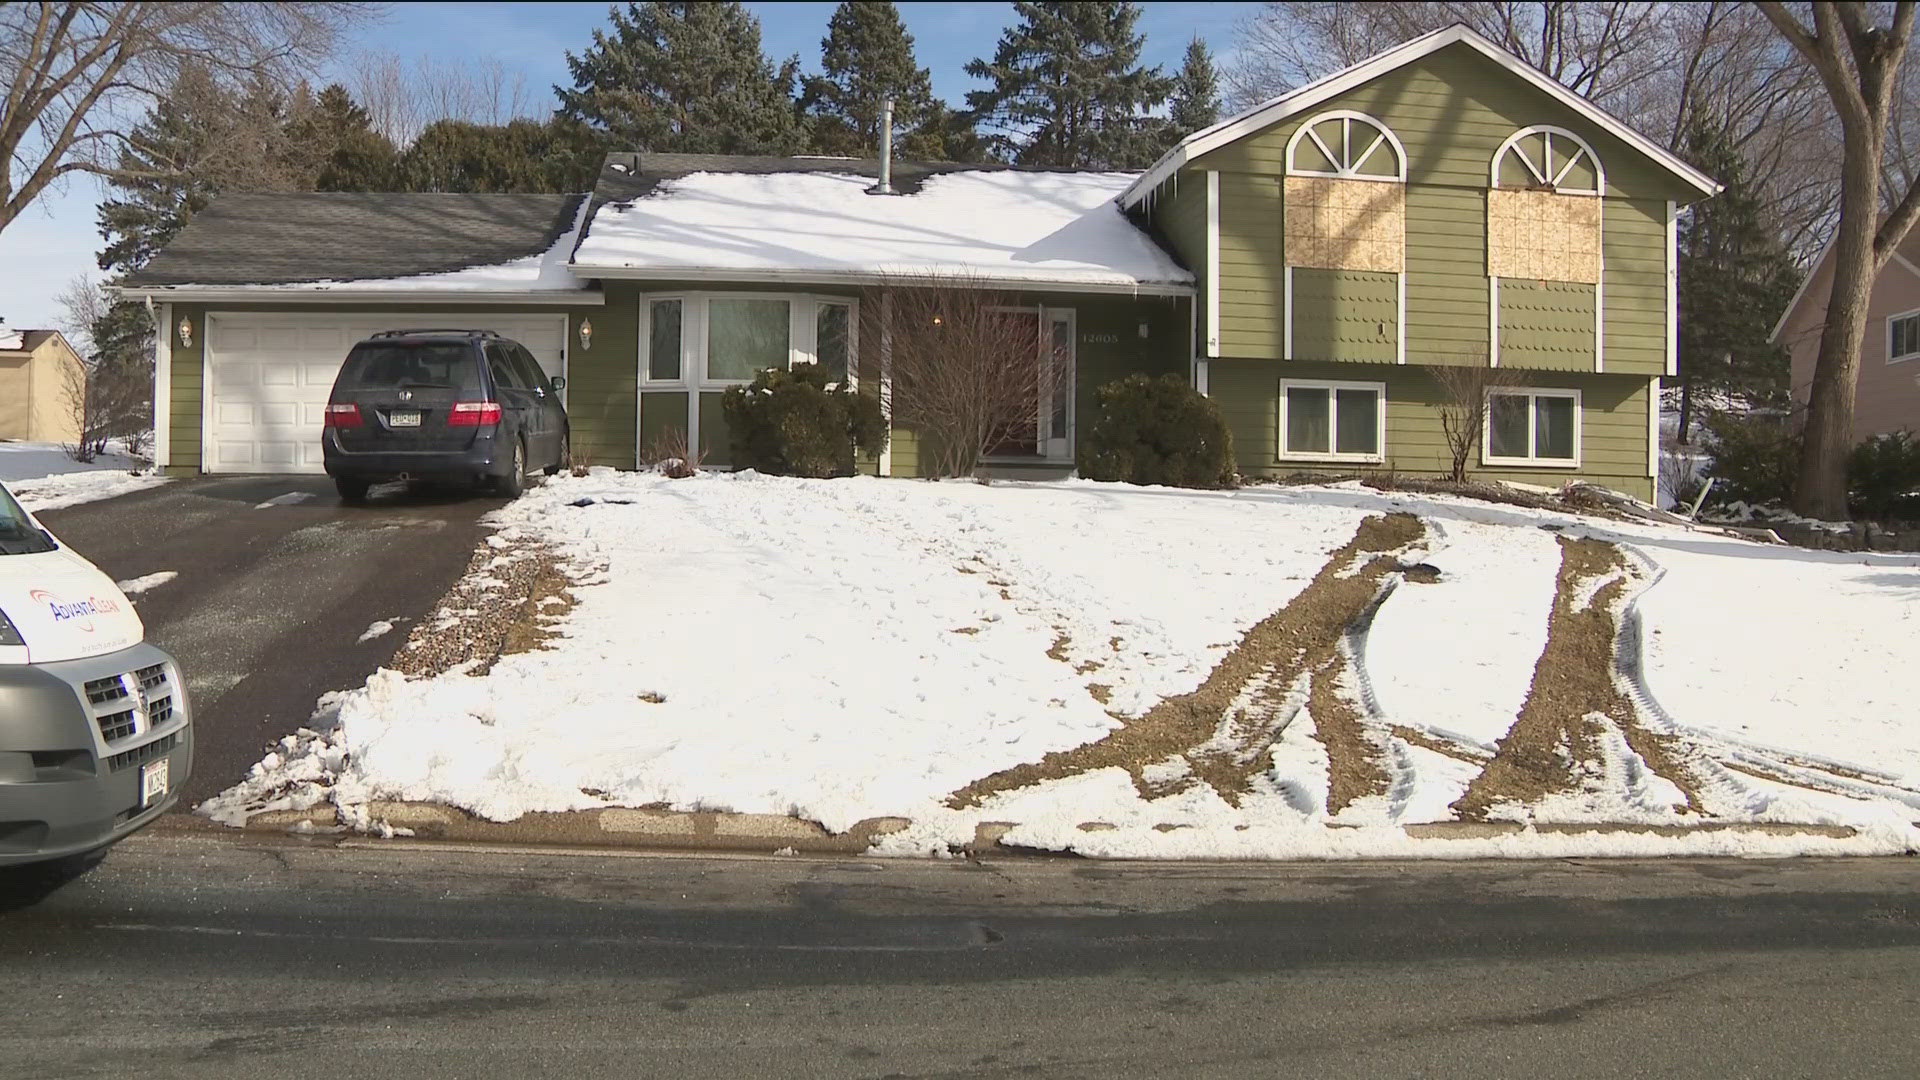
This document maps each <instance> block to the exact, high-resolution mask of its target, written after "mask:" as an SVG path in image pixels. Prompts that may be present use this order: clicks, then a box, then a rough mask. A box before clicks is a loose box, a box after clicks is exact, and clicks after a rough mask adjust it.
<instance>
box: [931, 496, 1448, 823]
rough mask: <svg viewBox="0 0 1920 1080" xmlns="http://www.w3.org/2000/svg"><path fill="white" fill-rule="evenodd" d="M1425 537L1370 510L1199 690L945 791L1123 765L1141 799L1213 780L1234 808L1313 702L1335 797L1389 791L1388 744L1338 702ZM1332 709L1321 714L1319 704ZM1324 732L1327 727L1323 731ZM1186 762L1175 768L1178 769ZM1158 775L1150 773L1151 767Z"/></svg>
mask: <svg viewBox="0 0 1920 1080" xmlns="http://www.w3.org/2000/svg"><path fill="white" fill-rule="evenodd" d="M1425 534H1426V530H1425V528H1424V526H1422V525H1421V524H1420V520H1419V519H1418V518H1416V517H1414V516H1413V515H1411V514H1388V515H1384V516H1376V517H1369V518H1367V519H1365V520H1364V521H1362V522H1361V523H1360V526H1359V528H1358V529H1357V530H1356V531H1355V533H1354V537H1353V539H1352V540H1350V541H1348V542H1347V544H1346V545H1345V546H1343V547H1341V548H1340V549H1339V550H1337V551H1335V552H1334V553H1333V554H1332V555H1331V556H1330V557H1329V558H1328V560H1327V562H1326V564H1325V565H1324V566H1322V567H1321V569H1320V571H1319V573H1318V574H1316V575H1315V576H1314V579H1313V581H1312V582H1310V583H1309V584H1308V585H1307V587H1306V588H1305V589H1303V590H1302V591H1301V592H1300V594H1299V595H1298V596H1296V597H1294V598H1293V600H1292V601H1290V602H1289V603H1288V604H1287V605H1286V606H1285V607H1283V608H1281V609H1280V610H1279V611H1277V612H1275V613H1273V614H1272V615H1269V616H1267V617H1266V618H1265V619H1262V620H1261V621H1260V622H1258V623H1256V624H1254V626H1253V627H1252V628H1251V629H1249V630H1248V631H1247V632H1246V634H1244V635H1243V636H1242V637H1241V639H1240V641H1239V642H1238V643H1237V644H1236V645H1234V647H1233V648H1232V649H1231V650H1229V651H1228V653H1227V655H1226V656H1224V657H1222V658H1221V660H1220V662H1219V663H1218V664H1217V665H1215V666H1214V669H1213V671H1212V672H1211V673H1210V674H1208V676H1207V678H1206V680H1205V681H1204V682H1202V683H1201V684H1200V686H1199V688H1198V689H1195V690H1193V691H1192V692H1190V693H1186V694H1180V695H1177V696H1174V697H1170V698H1167V699H1165V700H1163V701H1161V702H1160V703H1159V704H1157V705H1155V706H1154V707H1153V708H1152V709H1150V710H1148V711H1147V713H1146V714H1145V715H1144V716H1140V717H1137V718H1133V719H1128V720H1126V721H1125V723H1126V726H1125V727H1123V728H1121V729H1119V730H1118V731H1115V732H1113V733H1112V734H1110V735H1108V736H1107V737H1106V738H1104V739H1101V740H1100V741H1099V742H1095V743H1089V744H1087V745H1085V746H1080V747H1075V748H1074V749H1072V750H1064V751H1058V752H1055V753H1051V754H1048V755H1047V756H1046V757H1044V758H1042V759H1041V760H1039V761H1038V762H1033V763H1030V764H1025V765H1018V766H1015V767H1014V768H1011V769H1007V770H1004V771H1002V772H998V773H995V774H993V775H992V776H988V777H985V778H983V779H981V780H977V781H975V782H974V783H972V784H970V785H968V786H967V787H965V788H962V789H960V790H959V791H956V792H954V793H953V794H952V795H951V796H949V797H948V800H947V802H948V805H950V806H953V807H955V808H963V807H969V806H977V805H979V803H980V801H981V800H983V799H985V798H986V797H987V796H989V795H993V794H996V793H999V792H1003V791H1013V790H1017V789H1019V788H1024V787H1030V786H1032V785H1034V784H1038V783H1042V782H1044V781H1048V780H1058V779H1062V778H1064V777H1069V776H1077V775H1079V774H1081V773H1086V772H1091V771H1093V770H1095V769H1104V768H1114V767H1118V768H1121V769H1125V770H1126V772H1127V774H1128V775H1129V776H1130V777H1132V779H1133V784H1134V788H1135V789H1136V790H1137V791H1139V792H1140V794H1141V796H1142V797H1143V798H1149V799H1152V798H1160V797H1164V796H1166V795H1170V794H1173V793H1175V792H1178V791H1181V790H1184V789H1185V788H1186V787H1187V786H1189V785H1191V784H1194V783H1204V784H1207V785H1208V786H1209V787H1212V788H1213V789H1214V790H1215V791H1217V792H1218V793H1219V794H1220V796H1221V797H1222V798H1224V799H1226V800H1227V801H1228V802H1229V803H1231V804H1233V805H1236V806H1237V805H1239V802H1240V799H1241V798H1242V797H1243V796H1244V795H1246V794H1247V793H1248V792H1249V791H1250V790H1251V789H1252V786H1253V780H1254V777H1255V776H1257V775H1258V774H1259V773H1261V772H1262V771H1263V770H1264V769H1265V768H1266V759H1267V752H1268V750H1270V749H1271V748H1272V746H1273V744H1274V742H1275V740H1277V739H1278V738H1279V737H1280V733H1281V731H1282V730H1283V729H1284V728H1285V726H1286V724H1287V722H1288V721H1289V720H1290V719H1292V717H1293V715H1294V713H1295V712H1297V711H1298V709H1299V707H1300V705H1301V704H1302V703H1303V701H1304V702H1307V703H1308V707H1309V708H1311V709H1312V710H1313V713H1314V717H1315V719H1316V721H1318V722H1317V723H1316V725H1315V726H1316V735H1317V736H1318V737H1320V738H1321V739H1322V742H1323V743H1325V744H1326V745H1327V749H1328V754H1329V757H1330V759H1331V760H1332V765H1331V769H1330V772H1331V773H1332V775H1333V777H1335V778H1336V779H1335V784H1336V787H1337V794H1336V795H1335V796H1333V798H1331V799H1330V800H1329V801H1330V802H1332V801H1335V800H1345V801H1341V803H1340V805H1342V806H1344V805H1345V802H1346V801H1351V799H1353V798H1358V797H1360V796H1361V795H1364V794H1372V793H1376V792H1379V791H1384V790H1386V787H1387V782H1388V779H1387V773H1386V771H1385V769H1384V767H1382V766H1381V764H1380V762H1379V760H1378V759H1379V755H1380V752H1381V751H1380V748H1379V747H1378V746H1377V745H1376V744H1375V743H1374V742H1373V741H1372V740H1369V739H1367V738H1366V737H1365V735H1364V733H1361V732H1358V731H1357V730H1355V729H1356V728H1357V727H1358V720H1359V717H1358V712H1357V710H1353V709H1352V707H1351V706H1350V705H1345V704H1344V703H1343V704H1342V707H1343V708H1346V709H1348V710H1350V711H1351V712H1352V715H1351V717H1349V716H1347V715H1345V714H1343V713H1342V712H1341V711H1340V708H1336V705H1335V701H1336V699H1339V698H1341V697H1342V696H1343V695H1342V693H1341V691H1340V690H1339V688H1338V686H1337V679H1338V673H1339V672H1340V671H1341V670H1344V667H1345V664H1346V661H1345V657H1344V655H1343V654H1342V653H1341V652H1340V641H1341V639H1342V637H1343V636H1344V634H1345V633H1346V630H1347V627H1348V626H1350V625H1351V624H1352V623H1353V622H1354V620H1355V619H1357V618H1359V616H1360V615H1361V613H1362V612H1364V611H1365V610H1366V609H1367V607H1368V605H1369V604H1371V603H1372V602H1373V600H1374V598H1375V597H1376V596H1377V595H1378V594H1379V591H1380V589H1381V587H1382V582H1383V580H1384V579H1385V578H1386V577H1387V575H1389V574H1392V573H1396V572H1397V571H1398V570H1399V569H1400V568H1401V566H1402V561H1403V560H1402V556H1403V555H1404V554H1405V553H1406V552H1407V550H1408V549H1410V548H1411V547H1413V546H1414V545H1415V544H1416V543H1418V542H1419V541H1420V540H1421V539H1422V538H1423V537H1424V536H1425ZM1323 708H1324V709H1325V710H1326V713H1327V715H1326V718H1325V719H1322V716H1321V710H1322V709H1323ZM1321 728H1326V729H1327V730H1326V732H1325V733H1324V734H1323V733H1321V732H1320V730H1319V729H1321ZM1182 765H1183V766H1184V767H1174V766H1182ZM1149 772H1151V775H1149Z"/></svg>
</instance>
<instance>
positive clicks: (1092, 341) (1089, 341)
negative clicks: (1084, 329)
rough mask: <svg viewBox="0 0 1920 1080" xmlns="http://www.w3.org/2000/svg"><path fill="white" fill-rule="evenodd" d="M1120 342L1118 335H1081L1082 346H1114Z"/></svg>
mask: <svg viewBox="0 0 1920 1080" xmlns="http://www.w3.org/2000/svg"><path fill="white" fill-rule="evenodd" d="M1119 341H1120V335H1119V334H1081V335H1080V344H1082V345H1115V344H1118V343H1119Z"/></svg>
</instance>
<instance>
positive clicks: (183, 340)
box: [178, 315, 193, 349]
mask: <svg viewBox="0 0 1920 1080" xmlns="http://www.w3.org/2000/svg"><path fill="white" fill-rule="evenodd" d="M178 329H179V331H180V347H181V348H183V349H191V348H193V323H192V321H191V320H189V319H188V318H187V317H186V316H185V315H182V316H180V326H179V327H178Z"/></svg>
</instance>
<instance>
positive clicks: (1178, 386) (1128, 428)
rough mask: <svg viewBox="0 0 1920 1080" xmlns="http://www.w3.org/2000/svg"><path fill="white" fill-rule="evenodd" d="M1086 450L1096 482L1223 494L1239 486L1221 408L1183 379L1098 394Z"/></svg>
mask: <svg viewBox="0 0 1920 1080" xmlns="http://www.w3.org/2000/svg"><path fill="white" fill-rule="evenodd" d="M1094 403H1095V406H1096V410H1097V411H1096V415H1095V417H1094V420H1093V423H1092V424H1091V425H1089V426H1088V429H1087V433H1086V435H1085V436H1084V437H1083V438H1082V439H1081V443H1080V461H1079V466H1080V475H1081V476H1084V477H1086V478H1087V479H1089V480H1119V481H1125V482H1128V483H1134V484H1166V485H1169V486H1172V487H1197V488H1217V487H1230V486H1232V485H1233V483H1234V461H1233V435H1232V433H1231V432H1229V431H1228V430H1227V424H1226V421H1225V420H1223V419H1221V417H1220V410H1219V408H1218V407H1217V406H1216V405H1215V404H1214V403H1213V401H1212V400H1210V399H1208V398H1207V397H1206V396H1205V395H1203V394H1201V393H1200V392H1199V391H1197V390H1195V389H1194V388H1193V387H1191V386H1189V385H1187V382H1186V380H1184V379H1182V378H1180V377H1179V376H1177V375H1162V376H1160V377H1159V378H1157V379H1153V378H1148V377H1147V376H1145V375H1129V376H1127V377H1126V378H1124V379H1120V380H1117V381H1115V382H1110V383H1108V384H1106V385H1105V386H1102V387H1100V388H1099V389H1098V390H1096V391H1094Z"/></svg>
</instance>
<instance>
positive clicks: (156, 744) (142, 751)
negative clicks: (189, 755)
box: [107, 731, 180, 773]
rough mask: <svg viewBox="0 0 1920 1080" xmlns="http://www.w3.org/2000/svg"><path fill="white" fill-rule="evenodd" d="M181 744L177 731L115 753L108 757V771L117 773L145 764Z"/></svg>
mask: <svg viewBox="0 0 1920 1080" xmlns="http://www.w3.org/2000/svg"><path fill="white" fill-rule="evenodd" d="M179 745H180V733H179V732H177V731H176V732H174V733H173V734H172V735H168V736H166V737H165V738H161V739H155V740H153V741H152V742H150V743H148V744H147V745H145V746H136V747H134V748H133V749H131V750H128V751H125V752H124V753H119V754H115V755H113V756H112V757H110V758H108V759H107V771H108V772H110V773H117V772H121V771H123V770H126V769H131V768H133V767H134V766H136V765H145V764H146V763H147V762H149V761H153V760H155V759H156V758H160V757H164V756H166V754H167V752H168V751H170V750H172V749H173V748H174V747H176V746H179Z"/></svg>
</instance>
